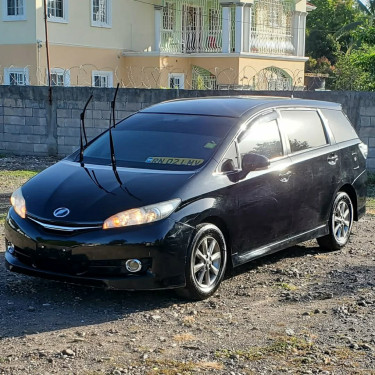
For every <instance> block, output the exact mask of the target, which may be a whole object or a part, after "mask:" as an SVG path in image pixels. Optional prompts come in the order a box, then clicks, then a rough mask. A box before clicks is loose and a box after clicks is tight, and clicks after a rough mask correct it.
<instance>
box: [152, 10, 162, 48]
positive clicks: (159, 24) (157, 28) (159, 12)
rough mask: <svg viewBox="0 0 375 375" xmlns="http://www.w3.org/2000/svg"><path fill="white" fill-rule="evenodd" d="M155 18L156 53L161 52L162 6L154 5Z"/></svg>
mask: <svg viewBox="0 0 375 375" xmlns="http://www.w3.org/2000/svg"><path fill="white" fill-rule="evenodd" d="M154 10H155V13H154V17H155V41H154V42H155V51H160V37H161V27H162V17H163V7H162V6H160V5H154Z"/></svg>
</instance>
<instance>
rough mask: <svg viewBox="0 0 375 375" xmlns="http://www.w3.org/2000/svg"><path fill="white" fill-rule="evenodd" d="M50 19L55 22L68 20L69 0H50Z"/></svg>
mask: <svg viewBox="0 0 375 375" xmlns="http://www.w3.org/2000/svg"><path fill="white" fill-rule="evenodd" d="M47 15H48V20H49V21H53V22H68V0H48V5H47Z"/></svg>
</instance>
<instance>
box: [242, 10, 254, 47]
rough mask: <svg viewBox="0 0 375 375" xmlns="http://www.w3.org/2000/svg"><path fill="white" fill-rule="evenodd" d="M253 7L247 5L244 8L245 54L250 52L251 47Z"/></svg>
mask: <svg viewBox="0 0 375 375" xmlns="http://www.w3.org/2000/svg"><path fill="white" fill-rule="evenodd" d="M251 18H252V14H251V5H246V6H245V7H244V13H243V42H242V43H243V44H242V46H243V52H250V46H251V21H252V19H251Z"/></svg>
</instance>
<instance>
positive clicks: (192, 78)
mask: <svg viewBox="0 0 375 375" xmlns="http://www.w3.org/2000/svg"><path fill="white" fill-rule="evenodd" d="M161 61H162V64H161V66H160V67H155V66H143V65H126V64H119V65H116V66H97V65H95V64H92V63H86V64H81V65H74V66H71V67H69V68H66V67H59V66H56V67H53V68H52V69H51V85H52V86H70V87H85V86H86V87H87V86H88V87H92V86H95V84H94V75H95V74H98V75H99V76H100V75H107V77H110V79H109V78H108V79H107V80H104V81H103V82H104V83H105V86H104V87H115V86H116V85H117V83H119V85H120V87H121V88H143V89H185V90H233V89H235V90H244V91H246V90H248V91H250V90H251V91H294V90H306V89H312V90H316V89H325V87H324V79H323V78H326V77H321V76H317V77H314V76H313V75H311V74H306V76H308V83H306V82H307V81H306V80H305V78H306V77H305V72H304V70H303V69H294V70H292V69H287V68H283V69H281V68H279V67H277V66H276V65H275V66H269V67H266V68H263V69H259V68H256V67H254V66H252V65H250V64H249V65H246V66H243V67H242V69H240V70H238V69H237V68H236V67H234V66H227V67H219V66H215V65H212V66H205V67H201V66H195V65H193V66H189V67H185V68H183V67H181V66H177V65H173V64H172V63H170V61H167V62H164V60H163V59H162V60H161ZM9 72H18V73H19V74H21V73H22V72H23V74H24V77H27V79H19V81H14V82H11V81H10V79H9V77H8V78H6V77H5V75H6V74H9ZM173 75H181V76H183V77H184V80H183V86H182V85H181V81H180V84H179V85H173V80H171V76H173ZM12 77H13V76H12ZM13 78H14V79H16V80H17V76H14V77H13ZM327 79H330V78H327ZM322 82H323V83H322ZM0 84H1V85H4V84H10V85H18V84H28V85H32V86H48V73H47V69H46V67H36V66H32V65H28V66H26V67H25V68H19V67H17V65H8V66H6V67H5V66H2V65H0ZM100 87H102V86H100Z"/></svg>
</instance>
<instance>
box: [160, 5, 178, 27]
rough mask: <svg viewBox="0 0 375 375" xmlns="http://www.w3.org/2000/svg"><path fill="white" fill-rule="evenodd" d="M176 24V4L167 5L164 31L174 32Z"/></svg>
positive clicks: (164, 11)
mask: <svg viewBox="0 0 375 375" xmlns="http://www.w3.org/2000/svg"><path fill="white" fill-rule="evenodd" d="M175 22H176V9H175V4H174V3H169V2H168V3H165V6H164V8H163V29H164V30H173V27H174V25H175Z"/></svg>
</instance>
